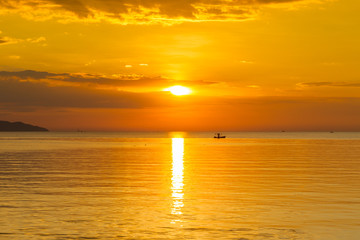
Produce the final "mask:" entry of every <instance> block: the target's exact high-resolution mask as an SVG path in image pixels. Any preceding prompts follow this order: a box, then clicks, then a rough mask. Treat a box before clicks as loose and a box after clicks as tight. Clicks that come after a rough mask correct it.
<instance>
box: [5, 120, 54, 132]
mask: <svg viewBox="0 0 360 240" xmlns="http://www.w3.org/2000/svg"><path fill="white" fill-rule="evenodd" d="M47 131H49V130H48V129H46V128H43V127H38V126H33V125H30V124H26V123H22V122H7V121H0V132H47Z"/></svg>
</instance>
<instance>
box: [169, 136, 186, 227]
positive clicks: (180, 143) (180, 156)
mask: <svg viewBox="0 0 360 240" xmlns="http://www.w3.org/2000/svg"><path fill="white" fill-rule="evenodd" d="M183 189H184V138H172V178H171V190H172V209H171V213H172V214H176V215H179V214H182V211H181V209H182V207H183V206H184V203H183V200H184V191H183ZM177 221H179V220H173V221H172V223H175V222H177Z"/></svg>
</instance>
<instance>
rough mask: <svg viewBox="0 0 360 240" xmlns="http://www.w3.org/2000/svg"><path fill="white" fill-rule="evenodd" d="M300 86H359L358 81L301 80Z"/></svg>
mask: <svg viewBox="0 0 360 240" xmlns="http://www.w3.org/2000/svg"><path fill="white" fill-rule="evenodd" d="M298 86H302V87H360V82H303V83H298Z"/></svg>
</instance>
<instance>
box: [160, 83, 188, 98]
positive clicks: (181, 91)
mask: <svg viewBox="0 0 360 240" xmlns="http://www.w3.org/2000/svg"><path fill="white" fill-rule="evenodd" d="M164 91H169V92H171V93H172V94H174V95H176V96H182V95H188V94H190V93H191V90H190V88H187V87H183V86H180V85H177V86H172V87H169V88H166V89H164Z"/></svg>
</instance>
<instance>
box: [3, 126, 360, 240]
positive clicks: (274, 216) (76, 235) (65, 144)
mask: <svg viewBox="0 0 360 240" xmlns="http://www.w3.org/2000/svg"><path fill="white" fill-rule="evenodd" d="M223 134H224V135H226V138H223V139H215V138H213V136H214V133H212V132H200V133H184V132H172V133H166V132H2V133H0V239H6V240H7V239H9V240H27V239H36V240H38V239H40V240H41V239H44V240H45V239H46V240H48V239H51V240H61V239H64V240H65V239H104V240H107V239H129V240H130V239H134V240H137V239H140V240H141V239H164V240H165V239H199V240H207V239H219V240H221V239H234V240H235V239H236V240H280V239H281V240H290V239H291V240H302V239H304V240H310V239H311V240H358V239H360V133H358V132H225V133H223Z"/></svg>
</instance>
